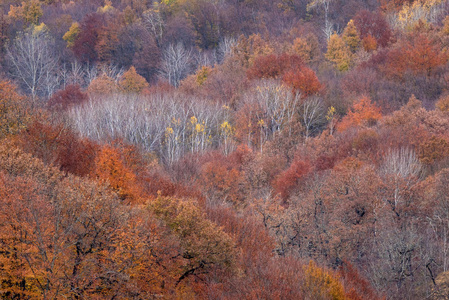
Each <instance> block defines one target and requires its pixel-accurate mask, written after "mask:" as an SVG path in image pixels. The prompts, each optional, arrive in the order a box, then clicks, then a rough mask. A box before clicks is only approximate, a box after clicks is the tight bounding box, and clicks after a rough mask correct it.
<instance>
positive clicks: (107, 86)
mask: <svg viewBox="0 0 449 300" xmlns="http://www.w3.org/2000/svg"><path fill="white" fill-rule="evenodd" d="M87 91H88V92H89V94H90V95H110V94H113V93H116V92H118V86H117V84H116V82H115V81H114V80H113V79H112V78H110V77H108V76H106V75H102V76H100V77H97V78H95V79H94V80H92V82H91V83H90V84H89V87H88V88H87Z"/></svg>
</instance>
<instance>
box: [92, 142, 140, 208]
mask: <svg viewBox="0 0 449 300" xmlns="http://www.w3.org/2000/svg"><path fill="white" fill-rule="evenodd" d="M95 176H96V177H97V178H98V179H99V180H100V181H103V182H107V183H109V184H110V186H111V187H112V189H113V190H114V191H116V192H117V194H118V195H119V197H120V198H121V199H122V200H127V201H130V202H136V201H138V200H139V198H140V189H139V187H138V186H137V185H136V176H135V174H134V173H133V172H132V171H131V170H130V169H129V168H128V167H127V166H125V164H124V162H123V160H122V158H121V157H120V153H119V152H118V151H117V150H116V149H114V148H112V147H110V146H107V145H105V146H103V147H102V148H101V149H100V150H99V153H98V156H97V158H96V162H95Z"/></svg>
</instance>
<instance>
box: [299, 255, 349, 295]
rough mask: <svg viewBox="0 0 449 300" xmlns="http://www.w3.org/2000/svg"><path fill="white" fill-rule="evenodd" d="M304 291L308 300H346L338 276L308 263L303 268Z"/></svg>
mask: <svg viewBox="0 0 449 300" xmlns="http://www.w3.org/2000/svg"><path fill="white" fill-rule="evenodd" d="M304 272H305V274H304V275H305V276H304V277H305V278H304V281H305V282H304V287H303V288H304V291H305V293H306V294H308V295H309V297H307V298H308V299H333V300H343V299H346V297H345V291H344V287H343V285H342V283H341V282H340V278H339V277H338V275H336V274H333V273H332V272H330V271H326V270H324V269H322V268H320V267H318V266H317V265H316V263H314V262H313V261H310V263H309V265H308V266H307V267H304Z"/></svg>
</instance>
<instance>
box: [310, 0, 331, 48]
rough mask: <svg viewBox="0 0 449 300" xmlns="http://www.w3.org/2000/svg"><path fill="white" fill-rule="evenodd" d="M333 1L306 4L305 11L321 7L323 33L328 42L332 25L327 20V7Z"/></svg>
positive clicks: (322, 0)
mask: <svg viewBox="0 0 449 300" xmlns="http://www.w3.org/2000/svg"><path fill="white" fill-rule="evenodd" d="M332 1H333V0H312V1H310V2H309V4H307V10H308V11H310V10H312V9H315V8H316V7H319V6H322V7H323V9H324V27H323V29H322V30H323V32H324V34H325V35H326V39H327V40H329V39H330V37H331V35H332V28H333V24H332V23H331V22H330V20H329V7H330V4H331V2H332Z"/></svg>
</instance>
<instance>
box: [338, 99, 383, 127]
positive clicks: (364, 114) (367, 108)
mask: <svg viewBox="0 0 449 300" xmlns="http://www.w3.org/2000/svg"><path fill="white" fill-rule="evenodd" d="M381 117H382V115H381V113H380V108H379V107H377V106H376V104H373V103H371V100H370V99H369V98H368V97H362V98H361V99H360V100H359V101H358V102H356V103H354V105H353V107H352V108H351V110H350V111H349V112H348V114H347V115H346V116H345V117H343V119H342V120H341V122H340V123H339V124H338V125H337V129H338V130H339V131H344V130H346V129H348V128H349V127H352V126H359V125H368V126H370V125H374V124H376V122H377V121H378V120H379V119H380V118H381Z"/></svg>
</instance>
